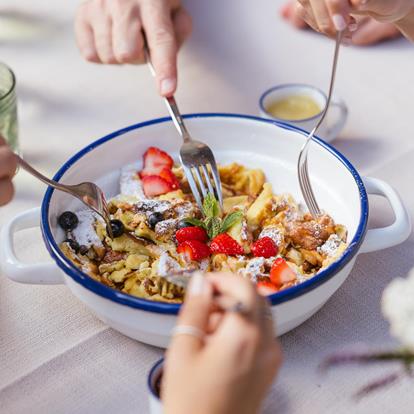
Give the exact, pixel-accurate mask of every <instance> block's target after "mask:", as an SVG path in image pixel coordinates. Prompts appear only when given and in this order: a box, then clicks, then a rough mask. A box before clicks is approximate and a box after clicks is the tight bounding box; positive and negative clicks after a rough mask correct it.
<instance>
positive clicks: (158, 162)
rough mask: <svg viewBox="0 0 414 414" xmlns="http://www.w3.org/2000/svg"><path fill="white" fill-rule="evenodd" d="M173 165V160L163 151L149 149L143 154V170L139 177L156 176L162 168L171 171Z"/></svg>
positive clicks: (153, 148) (154, 148)
mask: <svg viewBox="0 0 414 414" xmlns="http://www.w3.org/2000/svg"><path fill="white" fill-rule="evenodd" d="M173 164H174V161H173V159H172V158H171V157H170V156H169V155H168V154H167V153H166V152H165V151H163V150H161V149H159V148H156V147H149V148H148V149H147V150H146V151H145V154H144V168H143V169H142V171H141V172H140V177H141V178H143V177H146V176H148V175H158V174H159V173H160V172H161V171H162V170H163V169H164V168H168V169H171V168H172V166H173Z"/></svg>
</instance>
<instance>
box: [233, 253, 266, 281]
mask: <svg viewBox="0 0 414 414" xmlns="http://www.w3.org/2000/svg"><path fill="white" fill-rule="evenodd" d="M265 260H266V259H265V258H264V257H255V258H253V259H250V260H249V261H248V262H247V265H246V267H245V268H244V269H240V270H239V273H240V274H241V275H242V276H245V277H248V278H249V279H250V280H252V281H254V282H256V281H257V277H258V276H260V275H263V274H264V273H265Z"/></svg>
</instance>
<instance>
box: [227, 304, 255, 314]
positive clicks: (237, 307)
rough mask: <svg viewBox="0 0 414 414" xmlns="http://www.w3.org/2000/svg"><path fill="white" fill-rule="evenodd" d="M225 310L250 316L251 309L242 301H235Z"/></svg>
mask: <svg viewBox="0 0 414 414" xmlns="http://www.w3.org/2000/svg"><path fill="white" fill-rule="evenodd" d="M227 312H234V313H238V314H240V315H242V316H250V315H251V313H252V312H251V309H249V308H248V307H247V306H246V305H245V304H244V303H243V302H236V303H235V304H234V305H232V306H230V307H229V308H228V309H227Z"/></svg>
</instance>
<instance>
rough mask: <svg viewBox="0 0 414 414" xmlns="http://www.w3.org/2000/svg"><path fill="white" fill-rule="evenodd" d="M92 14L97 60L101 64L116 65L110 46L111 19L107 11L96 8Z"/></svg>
mask: <svg viewBox="0 0 414 414" xmlns="http://www.w3.org/2000/svg"><path fill="white" fill-rule="evenodd" d="M92 14H93V19H92V21H91V26H92V30H93V35H94V41H95V47H96V51H97V53H98V56H99V60H100V61H101V62H102V63H110V64H114V63H118V62H117V60H116V58H115V54H114V51H113V46H112V17H111V16H110V14H109V11H107V10H106V9H102V8H101V7H98V6H96V7H95V8H94V10H93V12H92Z"/></svg>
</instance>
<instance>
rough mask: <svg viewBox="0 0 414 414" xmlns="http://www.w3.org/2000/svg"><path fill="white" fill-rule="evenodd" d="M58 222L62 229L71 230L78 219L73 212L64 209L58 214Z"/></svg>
mask: <svg viewBox="0 0 414 414" xmlns="http://www.w3.org/2000/svg"><path fill="white" fill-rule="evenodd" d="M58 223H59V226H60V227H62V229H63V230H65V231H71V230H73V229H74V228H76V226H77V225H78V223H79V220H78V217H77V216H76V214H75V213H72V212H71V211H65V212H64V213H62V214H61V215H60V216H59V218H58Z"/></svg>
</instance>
